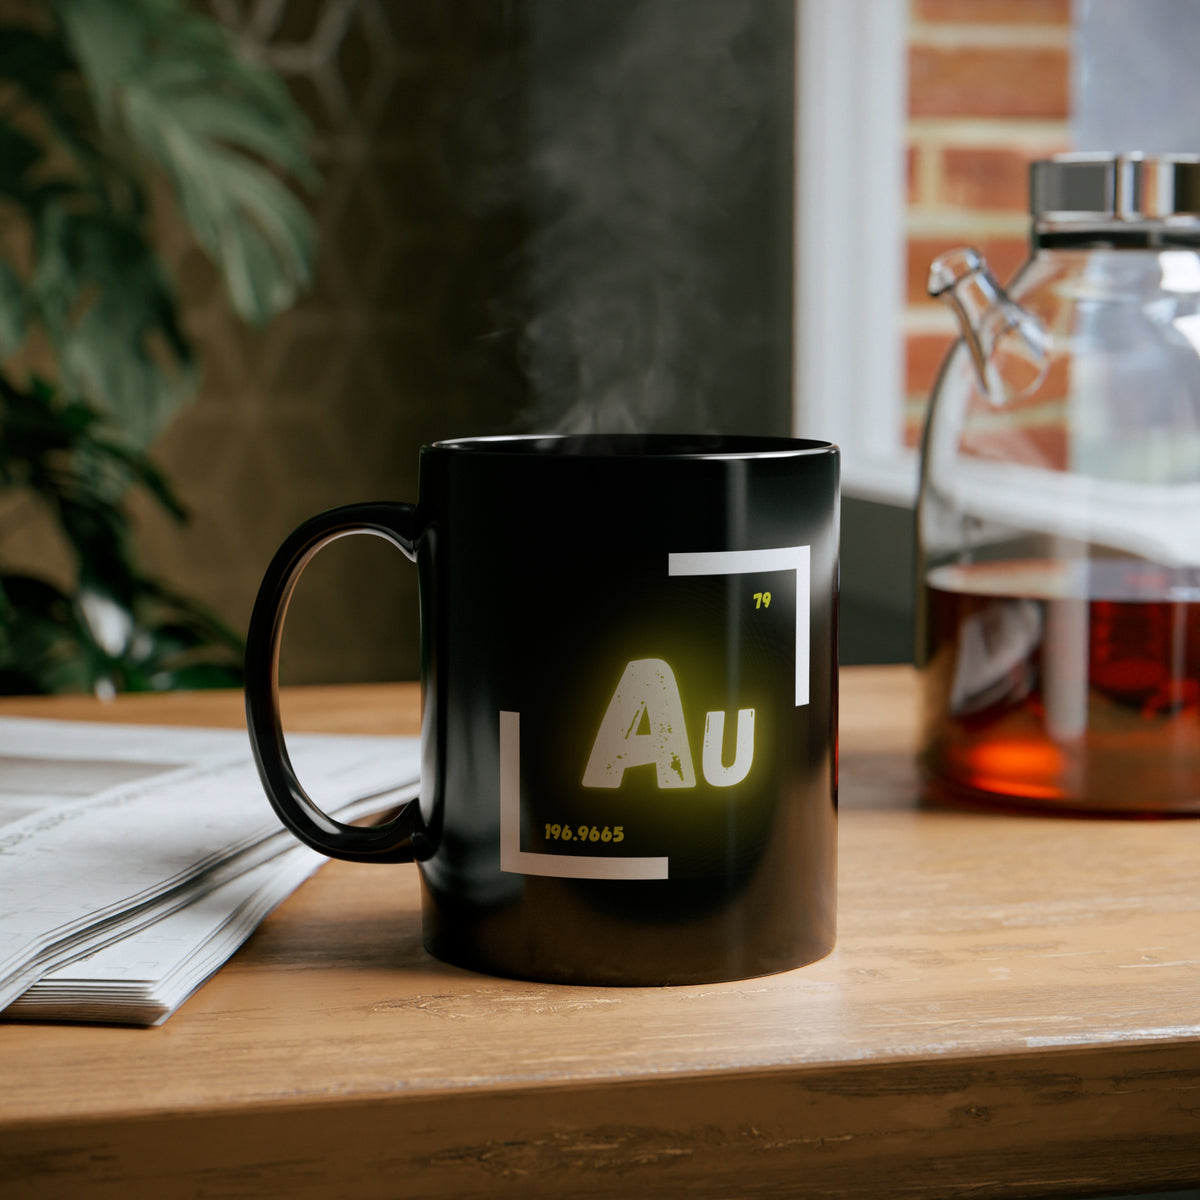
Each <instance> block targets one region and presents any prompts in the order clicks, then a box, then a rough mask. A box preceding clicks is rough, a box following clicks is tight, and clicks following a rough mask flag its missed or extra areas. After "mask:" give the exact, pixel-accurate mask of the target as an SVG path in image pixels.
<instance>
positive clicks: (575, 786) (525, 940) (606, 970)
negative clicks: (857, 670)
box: [246, 434, 838, 985]
mask: <svg viewBox="0 0 1200 1200" xmlns="http://www.w3.org/2000/svg"><path fill="white" fill-rule="evenodd" d="M418 492H419V499H418V501H417V504H416V505H415V506H412V505H409V504H401V503H392V502H381V503H368V504H355V505H350V506H348V507H345V508H339V509H335V510H333V511H331V512H326V513H324V514H322V515H320V516H317V517H314V518H313V519H312V520H310V521H308V522H307V523H306V524H304V525H302V526H301V527H300V528H299V529H297V530H296V532H295V533H293V534H292V535H291V536H290V537H289V538H288V539H287V540H286V541H285V542H284V543H283V545H282V546H281V547H280V549H279V551H278V552H277V553H276V555H275V557H274V559H273V560H272V562H271V564H270V566H269V568H268V569H267V572H266V575H265V577H264V580H263V583H262V587H261V589H260V591H259V595H258V599H257V602H256V604H255V607H254V612H253V616H252V618H251V621H250V628H249V634H248V637H247V655H246V668H247V669H246V712H247V720H248V724H249V729H250V736H251V742H252V746H253V749H254V754H255V759H256V761H257V764H258V768H259V773H260V776H261V778H262V782H263V785H264V788H265V790H266V793H267V796H268V798H269V799H270V801H271V803H272V805H273V806H274V808H275V811H276V812H277V813H278V814H279V817H280V818H281V820H282V821H283V823H284V824H285V825H286V826H288V828H290V829H291V830H292V832H293V833H294V834H295V835H296V836H297V837H299V838H300V840H301V841H303V842H306V843H307V844H308V845H309V846H312V847H313V848H315V849H317V850H320V851H322V852H323V853H325V854H327V855H331V856H333V857H336V858H345V859H353V860H359V861H366V862H399V861H408V860H411V859H415V860H416V861H417V863H418V864H419V871H420V877H421V885H422V915H423V925H424V941H425V946H426V948H427V949H428V950H429V951H430V952H431V953H432V954H434V955H435V956H437V957H438V958H440V959H443V960H445V961H447V962H450V963H454V964H458V965H460V966H464V967H469V968H472V969H475V970H479V971H484V972H488V973H490V974H496V975H504V976H514V977H518V978H525V979H535V980H541V981H547V982H559V983H587V984H642V985H659V984H680V983H699V982H716V981H720V980H727V979H738V978H750V977H752V976H758V975H766V974H771V973H773V972H777V971H782V970H787V969H789V968H792V967H796V966H799V965H801V964H803V963H807V962H811V961H813V960H815V959H818V958H821V957H823V956H824V955H825V954H827V953H828V952H829V951H830V950H831V949H832V948H833V943H834V932H835V901H836V896H835V889H836V838H837V830H836V826H837V766H836V763H837V757H836V747H837V587H838V451H837V448H836V447H835V446H832V445H829V444H828V443H824V442H815V441H801V440H796V439H790V438H762V437H722V436H671V435H646V436H640V435H613V436H608V435H600V434H594V435H582V436H554V437H549V436H537V435H533V436H517V437H482V438H464V439H460V440H456V441H445V442H438V443H436V444H434V445H429V446H425V447H423V448H422V450H421V457H420V482H419V488H418ZM351 533H370V534H376V535H380V536H382V537H384V538H386V539H388V540H389V541H391V542H392V543H393V544H394V545H396V546H397V547H398V548H399V549H400V550H401V551H402V552H403V553H404V554H406V555H407V556H408V557H409V558H411V559H413V560H414V561H415V562H416V564H417V572H418V586H419V594H420V610H421V676H422V733H421V740H422V779H421V796H420V799H419V800H414V801H411V802H410V803H409V804H408V805H407V806H406V807H405V808H403V809H402V810H400V812H399V813H398V814H397V815H396V816H395V817H394V818H393V819H392V820H391V821H389V822H388V823H386V824H383V825H381V826H378V827H369V828H364V827H359V826H348V825H343V824H341V823H339V822H338V821H336V820H334V819H332V818H331V817H329V816H327V815H326V814H325V813H323V812H322V811H321V810H320V809H319V808H318V807H317V806H316V805H315V804H314V803H313V801H312V800H311V799H310V798H309V797H308V796H307V795H306V794H305V792H304V789H303V786H302V784H301V782H300V781H299V780H298V779H297V778H296V774H295V772H294V771H293V769H292V766H291V764H290V762H289V760H288V755H287V749H286V746H285V743H284V737H283V734H282V732H281V726H280V718H279V705H278V683H277V675H278V668H277V663H278V653H279V643H280V636H281V632H282V627H283V620H284V613H285V610H286V607H287V601H288V597H289V595H290V594H291V591H292V588H293V586H294V585H295V583H296V580H297V578H298V577H299V575H300V572H301V571H302V570H303V568H304V566H305V564H306V563H307V562H308V561H309V559H310V558H311V557H312V556H313V554H315V553H316V552H317V551H318V550H319V549H320V548H321V547H322V546H324V545H326V544H327V543H328V542H330V541H332V540H334V539H335V538H339V537H342V536H344V535H346V534H351Z"/></svg>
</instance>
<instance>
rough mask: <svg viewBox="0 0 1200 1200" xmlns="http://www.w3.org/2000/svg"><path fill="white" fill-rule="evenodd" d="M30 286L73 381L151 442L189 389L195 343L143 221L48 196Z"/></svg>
mask: <svg viewBox="0 0 1200 1200" xmlns="http://www.w3.org/2000/svg"><path fill="white" fill-rule="evenodd" d="M44 217H45V219H44V222H43V226H42V236H41V239H40V241H41V246H42V253H41V255H40V257H39V260H38V265H37V269H36V271H35V273H34V277H33V279H32V280H31V281H30V295H31V297H32V298H33V300H34V302H35V303H36V305H37V310H38V312H39V314H40V315H41V317H42V320H43V322H44V324H45V326H46V328H47V330H48V332H49V334H50V337H51V340H52V341H53V343H54V345H55V347H56V349H57V351H58V358H59V367H60V369H61V371H62V374H63V382H64V384H65V386H66V387H67V388H68V390H69V391H71V392H73V393H75V394H78V395H82V396H87V397H90V398H91V399H92V400H93V401H94V402H95V403H96V404H98V405H99V406H100V407H101V408H103V409H104V410H106V411H107V412H109V413H110V414H111V415H112V417H113V418H114V420H115V422H116V424H117V425H118V426H119V427H120V428H121V429H122V431H123V433H124V436H125V437H126V438H127V439H128V440H129V441H130V442H131V443H132V444H134V445H137V446H145V445H147V444H148V443H149V442H150V440H151V439H152V438H153V437H154V435H155V434H157V433H158V431H159V430H160V429H161V428H162V426H163V425H164V424H165V422H166V420H167V419H168V418H169V416H170V415H171V414H172V412H174V410H175V409H176V408H177V407H178V405H179V404H180V403H181V402H182V401H183V400H184V399H185V398H186V397H187V396H189V395H190V394H191V392H192V390H193V387H194V384H195V373H194V367H193V362H192V355H191V348H190V346H189V345H188V342H187V340H186V338H185V337H184V335H183V332H182V330H181V329H180V328H179V325H178V322H177V316H176V308H175V300H174V296H173V294H172V291H171V287H170V284H169V282H168V280H167V278H166V276H165V274H164V273H163V270H162V267H161V264H160V263H159V262H158V259H157V258H156V257H155V255H154V253H153V251H152V250H151V248H150V247H149V246H148V245H147V243H146V242H145V240H144V239H143V237H142V236H141V233H140V231H139V229H138V228H137V226H136V225H135V224H134V223H133V222H131V221H130V220H129V219H128V218H126V217H123V216H120V215H118V214H116V213H111V212H83V213H74V212H71V211H69V210H68V209H67V208H66V207H65V206H60V205H50V206H48V207H47V209H46V211H45V214H44Z"/></svg>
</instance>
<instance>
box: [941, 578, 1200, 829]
mask: <svg viewBox="0 0 1200 1200" xmlns="http://www.w3.org/2000/svg"><path fill="white" fill-rule="evenodd" d="M924 600H925V614H924V615H925V620H926V622H927V624H926V630H927V655H926V660H925V663H924V665H923V679H924V685H925V688H924V690H925V714H924V717H925V721H924V733H923V745H922V764H923V768H924V771H925V774H926V778H927V781H928V783H929V786H930V789H931V791H932V792H933V794H934V795H935V796H938V797H940V798H942V799H945V800H950V801H957V802H964V801H965V802H968V803H984V804H993V805H994V804H1005V805H1018V806H1023V807H1037V808H1051V809H1059V810H1063V811H1080V812H1108V813H1133V814H1136V813H1146V814H1150V813H1164V814H1167V813H1187V812H1191V813H1200V572H1198V571H1195V570H1192V569H1190V568H1160V567H1154V566H1149V565H1146V564H1142V563H1133V562H1125V561H1121V560H1107V561H1099V562H1096V561H1093V562H1090V563H1082V562H1076V563H1053V562H1000V563H979V564H971V565H966V566H951V567H940V568H937V569H935V570H933V571H931V572H930V573H929V576H928V577H927V579H926V585H925V597H924Z"/></svg>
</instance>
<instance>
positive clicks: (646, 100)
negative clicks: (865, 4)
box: [521, 0, 792, 432]
mask: <svg viewBox="0 0 1200 1200" xmlns="http://www.w3.org/2000/svg"><path fill="white" fill-rule="evenodd" d="M529 20H530V25H529V30H528V32H529V47H530V49H529V54H530V58H529V63H528V64H527V69H528V70H529V72H530V80H531V82H530V84H529V95H528V103H529V107H528V110H527V111H528V137H529V143H528V148H527V153H528V159H527V162H528V165H529V172H530V176H529V189H530V190H529V193H528V195H527V199H528V201H529V203H530V204H531V212H532V221H531V228H530V231H529V234H528V237H527V239H526V241H525V244H524V247H523V254H522V270H521V274H522V279H523V286H524V288H525V289H526V295H525V298H524V304H523V306H522V307H523V308H524V309H525V312H526V316H525V319H524V322H523V328H522V334H521V356H522V360H523V366H524V369H525V372H526V373H527V376H528V379H529V383H530V385H531V392H532V405H533V411H532V413H531V422H532V425H533V427H534V428H542V429H546V428H554V429H558V430H560V431H565V432H584V431H593V430H594V431H601V432H622V431H633V430H659V429H673V430H677V431H686V430H701V429H720V430H722V431H727V432H728V431H746V432H768V431H771V430H772V429H773V428H776V427H777V426H778V425H779V422H780V420H782V421H783V423H784V429H786V421H787V416H786V414H787V411H788V407H789V393H788V387H789V384H788V381H789V379H790V337H789V335H790V325H791V309H790V296H791V170H792V159H791V134H792V125H791V96H792V87H791V62H792V41H791V40H792V24H791V21H792V17H791V4H790V3H788V2H787V0H604V2H603V3H585V4H576V3H562V2H560V0H534V2H533V3H532V4H531V6H530V9H529ZM780 414H782V417H781V415H780Z"/></svg>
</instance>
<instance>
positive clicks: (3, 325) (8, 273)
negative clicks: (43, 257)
mask: <svg viewBox="0 0 1200 1200" xmlns="http://www.w3.org/2000/svg"><path fill="white" fill-rule="evenodd" d="M27 324H28V313H27V311H26V300H25V288H24V286H23V285H22V283H21V280H20V279H19V278H18V277H17V273H16V271H14V270H13V269H12V267H10V266H9V265H8V263H7V262H5V261H4V260H3V259H2V258H0V354H3V355H8V354H15V353H16V352H17V351H18V350H19V349H20V348H21V343H22V342H24V341H25V328H26V325H27Z"/></svg>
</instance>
